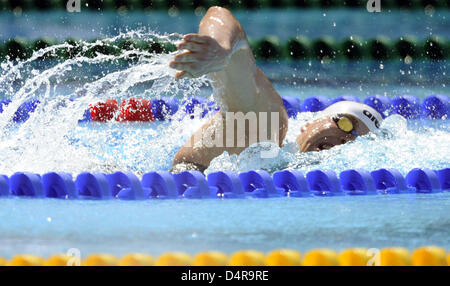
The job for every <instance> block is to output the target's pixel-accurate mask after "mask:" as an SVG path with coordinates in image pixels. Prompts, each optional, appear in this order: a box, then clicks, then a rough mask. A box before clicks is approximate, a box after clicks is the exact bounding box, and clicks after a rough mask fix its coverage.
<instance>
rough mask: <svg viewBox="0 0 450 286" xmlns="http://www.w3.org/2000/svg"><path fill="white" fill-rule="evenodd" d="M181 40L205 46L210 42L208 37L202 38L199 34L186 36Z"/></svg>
mask: <svg viewBox="0 0 450 286" xmlns="http://www.w3.org/2000/svg"><path fill="white" fill-rule="evenodd" d="M183 40H185V41H187V42H196V43H200V44H206V43H208V42H209V41H210V40H211V37H209V36H202V35H199V34H187V35H185V36H184V37H183Z"/></svg>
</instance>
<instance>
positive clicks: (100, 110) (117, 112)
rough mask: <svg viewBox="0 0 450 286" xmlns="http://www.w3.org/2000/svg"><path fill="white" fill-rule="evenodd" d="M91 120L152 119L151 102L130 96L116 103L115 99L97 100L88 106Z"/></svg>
mask: <svg viewBox="0 0 450 286" xmlns="http://www.w3.org/2000/svg"><path fill="white" fill-rule="evenodd" d="M89 111H90V114H91V118H92V121H98V122H105V121H109V120H112V119H115V120H116V121H122V122H123V121H141V122H148V121H154V117H153V113H152V111H151V102H150V101H149V100H147V99H143V98H130V99H128V100H123V101H122V103H121V104H120V106H119V104H118V102H117V101H116V100H115V99H107V100H106V101H105V102H98V103H96V104H95V105H93V106H92V105H91V106H90V108H89Z"/></svg>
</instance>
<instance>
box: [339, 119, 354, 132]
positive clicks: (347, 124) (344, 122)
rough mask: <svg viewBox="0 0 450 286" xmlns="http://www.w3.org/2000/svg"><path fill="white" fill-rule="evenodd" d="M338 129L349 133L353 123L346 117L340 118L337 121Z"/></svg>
mask: <svg viewBox="0 0 450 286" xmlns="http://www.w3.org/2000/svg"><path fill="white" fill-rule="evenodd" d="M337 125H338V127H339V128H340V129H341V130H342V131H345V132H351V131H352V130H353V123H352V121H351V120H350V119H348V118H347V117H341V118H339V119H338V121H337Z"/></svg>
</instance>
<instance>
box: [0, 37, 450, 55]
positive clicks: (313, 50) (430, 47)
mask: <svg viewBox="0 0 450 286" xmlns="http://www.w3.org/2000/svg"><path fill="white" fill-rule="evenodd" d="M65 42H66V43H67V44H69V47H67V48H61V49H59V50H58V51H57V52H56V54H53V55H44V56H45V57H56V58H62V59H67V58H70V57H73V56H75V55H79V54H80V52H82V55H84V56H88V57H94V56H95V55H96V53H101V54H107V55H118V54H120V53H121V51H123V50H132V49H138V50H142V51H148V52H151V53H168V52H173V51H175V50H176V47H175V45H173V44H171V43H170V42H167V41H162V40H161V41H158V40H151V41H145V40H141V39H122V40H120V41H118V42H117V43H109V42H106V41H105V40H101V39H100V40H92V41H89V43H91V45H90V46H89V47H87V48H86V47H85V46H86V43H87V42H83V41H79V40H76V39H67V40H66V41H65ZM92 43H98V44H92ZM249 43H250V46H251V48H252V50H253V52H254V55H255V57H256V58H257V59H261V60H278V59H291V60H305V59H316V60H323V59H327V60H362V59H369V60H392V59H404V60H412V59H431V60H444V59H447V58H449V57H450V41H449V40H448V39H446V38H443V37H440V36H437V35H433V36H430V37H428V38H426V39H423V40H419V39H417V38H415V37H413V36H404V37H400V38H398V39H395V40H394V39H390V38H388V37H386V36H378V37H375V38H373V39H366V40H364V39H362V38H361V37H358V36H351V37H348V38H344V39H342V40H336V39H334V38H332V37H330V36H324V37H320V38H317V39H309V38H307V37H304V36H298V37H293V38H290V39H288V40H286V41H282V40H280V38H278V37H277V36H273V35H269V36H266V37H263V38H261V39H251V38H250V39H249ZM54 44H56V41H54V40H53V39H49V38H40V39H37V40H34V41H29V40H26V39H24V38H12V39H8V40H6V41H4V42H0V59H5V58H6V57H7V56H8V57H9V58H10V59H26V58H28V57H30V56H31V55H32V53H33V51H36V50H39V49H42V48H45V47H49V46H51V45H54ZM83 47H84V48H83Z"/></svg>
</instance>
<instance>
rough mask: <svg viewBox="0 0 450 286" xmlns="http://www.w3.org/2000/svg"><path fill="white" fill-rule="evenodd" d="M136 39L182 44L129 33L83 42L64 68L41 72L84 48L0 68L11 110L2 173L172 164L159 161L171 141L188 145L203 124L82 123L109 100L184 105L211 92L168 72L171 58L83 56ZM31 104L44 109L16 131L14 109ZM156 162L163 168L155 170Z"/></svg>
mask: <svg viewBox="0 0 450 286" xmlns="http://www.w3.org/2000/svg"><path fill="white" fill-rule="evenodd" d="M136 38H139V39H141V40H143V41H154V40H155V39H157V40H159V41H161V40H166V41H167V42H169V43H172V44H176V42H177V41H179V40H181V36H180V35H157V34H154V33H152V32H146V31H144V30H139V31H130V32H127V33H124V34H121V35H119V36H117V37H114V38H109V39H105V40H102V41H97V42H95V43H89V42H82V43H81V44H80V46H81V48H80V49H79V51H78V52H77V53H76V54H75V55H73V56H72V57H71V58H70V59H67V60H45V64H44V61H43V60H42V57H43V56H44V55H46V56H50V57H51V56H54V55H56V54H58V53H60V52H61V51H64V50H67V49H74V48H79V47H74V46H73V45H71V44H68V43H64V44H61V45H57V46H52V47H48V48H45V49H43V50H40V51H37V52H35V53H34V54H33V56H32V57H31V58H30V59H28V60H25V61H19V62H13V61H6V62H4V63H2V65H1V71H0V94H3V96H4V97H6V98H10V99H12V102H11V103H10V104H9V105H8V106H7V107H4V111H3V113H1V114H0V129H1V130H2V133H1V134H0V142H1V143H0V173H4V174H11V173H13V172H15V171H30V172H37V173H43V172H47V171H52V170H53V171H54V170H60V171H66V172H73V173H77V172H81V171H84V170H86V171H103V172H110V171H115V170H130V169H131V170H138V169H141V170H143V169H144V168H145V169H146V170H149V169H147V168H146V167H148V168H151V167H157V166H160V167H159V168H167V160H166V159H167V158H165V160H162V158H161V156H162V155H166V156H168V154H167V153H166V152H161V150H162V149H164V147H167V149H165V150H169V149H170V146H171V144H170V142H169V138H176V137H179V136H180V135H181V136H184V137H186V139H187V136H189V135H183V134H185V133H186V132H190V131H192V130H191V129H195V128H197V127H198V126H200V124H201V121H202V120H197V121H196V120H193V121H191V120H189V124H187V123H186V122H185V119H182V114H181V113H182V111H180V114H176V115H175V116H174V120H173V121H171V122H169V123H164V124H156V123H155V124H153V125H152V126H149V125H148V124H147V125H142V124H141V125H139V124H131V123H130V124H121V123H115V122H114V123H113V122H111V123H105V124H95V123H92V124H85V125H79V123H78V121H79V119H81V118H82V117H83V114H84V112H85V110H86V108H87V107H88V106H89V104H95V103H96V102H98V101H102V100H105V99H107V98H116V99H126V98H128V97H131V96H138V97H143V98H148V99H150V100H152V99H155V98H160V97H161V96H164V95H170V96H178V97H179V98H182V99H183V98H186V97H189V96H193V95H196V94H198V93H199V90H200V89H201V88H203V87H204V86H208V84H209V81H208V80H207V78H206V77H202V78H199V79H195V80H191V79H183V80H180V81H176V80H175V79H174V77H173V75H174V73H175V71H174V70H172V69H170V68H169V67H168V63H169V61H170V60H171V59H172V57H173V54H174V53H169V54H153V53H149V52H146V51H143V50H139V49H138V48H135V47H130V48H128V49H126V50H121V51H120V52H119V54H118V55H107V54H102V53H99V52H97V53H95V54H94V56H93V57H88V56H86V52H87V51H89V49H93V48H98V47H103V48H104V47H105V46H106V47H107V48H114V45H115V44H117V43H118V42H119V41H121V40H124V39H136ZM32 98H34V99H38V100H39V101H40V104H39V105H38V106H37V109H36V110H35V112H34V113H31V114H30V115H31V116H30V118H29V119H28V120H27V121H26V122H25V123H22V124H17V123H14V122H13V121H12V118H13V116H14V113H15V111H16V110H17V108H18V107H19V106H20V105H21V104H22V103H24V102H25V101H27V100H30V99H32ZM186 120H187V119H186ZM186 126H190V127H191V128H186ZM181 140H185V139H184V138H181ZM175 141H176V142H178V141H180V140H175ZM178 144H179V145H181V144H182V143H178ZM177 147H179V146H177ZM174 148H175V147H174ZM168 152H169V151H168ZM155 161H156V162H161V164H160V165H158V164H152V163H151V162H153V163H155Z"/></svg>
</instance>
